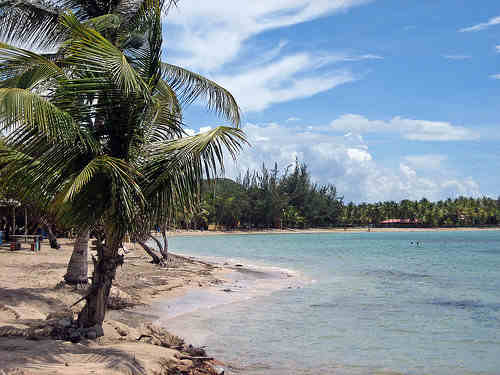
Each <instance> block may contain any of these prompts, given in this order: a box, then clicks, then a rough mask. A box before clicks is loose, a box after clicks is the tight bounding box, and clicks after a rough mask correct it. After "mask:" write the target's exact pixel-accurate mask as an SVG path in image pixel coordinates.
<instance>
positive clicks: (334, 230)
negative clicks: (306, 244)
mask: <svg viewBox="0 0 500 375" xmlns="http://www.w3.org/2000/svg"><path fill="white" fill-rule="evenodd" d="M488 230H500V226H496V227H450V228H372V227H370V228H368V227H349V228H345V229H344V228H326V229H322V228H310V229H289V228H287V229H274V228H273V229H261V230H227V231H209V230H186V229H177V230H175V231H170V232H168V233H167V235H168V237H174V236H217V235H228V234H238V235H242V234H301V233H302V234H304V233H315V234H317V233H363V232H372V233H377V232H456V231H488Z"/></svg>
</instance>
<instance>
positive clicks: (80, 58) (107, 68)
mask: <svg viewBox="0 0 500 375" xmlns="http://www.w3.org/2000/svg"><path fill="white" fill-rule="evenodd" d="M61 23H62V24H63V25H64V26H65V27H67V29H68V30H69V31H70V32H71V33H72V37H71V39H69V40H68V41H67V42H66V43H65V51H66V52H67V53H68V54H70V56H69V57H68V59H67V62H68V63H70V64H72V66H73V67H74V69H75V70H76V71H77V72H79V73H80V74H83V75H84V76H88V73H89V72H92V73H93V74H96V75H103V74H104V75H105V76H106V77H109V78H111V80H112V82H113V83H114V85H115V86H116V87H117V88H119V89H120V90H122V92H123V94H124V95H129V94H132V93H135V94H140V95H142V96H143V97H145V98H149V95H150V94H149V90H148V87H147V85H146V84H145V83H144V82H143V80H142V79H141V77H140V76H139V75H138V74H137V72H136V71H135V70H134V68H133V67H132V66H131V65H130V64H129V62H128V60H127V57H126V56H125V55H124V54H123V53H122V52H121V51H120V50H119V49H118V48H116V47H115V46H114V45H113V44H112V43H111V42H110V41H108V40H107V39H106V38H105V37H104V36H102V35H101V34H100V33H99V32H97V31H96V30H95V29H92V28H89V27H87V26H85V25H84V24H82V23H80V22H79V21H78V20H77V19H76V17H75V16H74V15H73V14H71V13H65V14H64V15H62V16H61ZM74 85H75V87H76V86H77V85H78V81H75V82H74Z"/></svg>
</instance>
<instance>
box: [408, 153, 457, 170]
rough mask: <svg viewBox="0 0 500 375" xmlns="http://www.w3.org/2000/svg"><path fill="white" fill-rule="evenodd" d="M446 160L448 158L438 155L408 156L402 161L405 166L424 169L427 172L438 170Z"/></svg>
mask: <svg viewBox="0 0 500 375" xmlns="http://www.w3.org/2000/svg"><path fill="white" fill-rule="evenodd" d="M446 160H448V156H446V155H440V154H427V155H408V156H405V157H404V161H405V163H406V164H407V165H410V166H411V167H413V168H417V169H419V168H424V169H427V170H440V169H441V168H442V167H443V163H444V162H446Z"/></svg>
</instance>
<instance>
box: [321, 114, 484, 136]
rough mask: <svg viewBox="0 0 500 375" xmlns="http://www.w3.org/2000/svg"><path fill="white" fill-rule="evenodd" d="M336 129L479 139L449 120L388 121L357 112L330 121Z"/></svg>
mask: <svg viewBox="0 0 500 375" xmlns="http://www.w3.org/2000/svg"><path fill="white" fill-rule="evenodd" d="M330 126H331V127H332V129H334V130H336V131H344V132H345V131H349V132H355V133H373V132H387V133H388V132H393V133H399V134H400V135H401V136H402V137H403V138H405V139H408V140H414V141H465V140H475V139H479V137H480V136H479V134H478V133H476V132H474V131H472V130H470V129H467V128H465V127H462V126H456V125H452V124H450V123H449V122H440V121H426V120H413V119H407V118H403V117H400V116H396V117H393V118H392V119H391V120H389V121H382V120H369V119H367V118H366V117H364V116H361V115H357V114H346V115H342V116H340V117H339V118H337V119H335V120H334V121H332V122H331V124H330Z"/></svg>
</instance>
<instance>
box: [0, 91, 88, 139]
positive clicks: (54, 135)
mask: <svg viewBox="0 0 500 375" xmlns="http://www.w3.org/2000/svg"><path fill="white" fill-rule="evenodd" d="M22 127H26V128H28V129H32V130H36V131H37V132H38V133H39V135H40V136H45V137H47V139H48V140H50V141H51V142H58V143H61V144H73V143H74V142H75V141H77V140H79V141H81V142H82V143H83V144H85V145H87V146H88V147H93V145H92V140H91V139H89V138H88V137H87V136H86V135H85V133H82V132H81V130H80V128H79V126H78V125H77V124H76V123H75V122H74V121H73V119H72V117H71V116H70V115H69V114H68V113H66V112H64V111H61V110H60V109H59V108H57V107H56V106H54V105H53V104H52V103H50V102H49V101H48V100H46V99H45V98H42V97H41V96H39V95H37V94H34V93H31V92H29V91H27V90H24V89H17V88H4V89H0V129H1V130H2V131H7V132H13V131H14V130H15V129H17V128H22Z"/></svg>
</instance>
